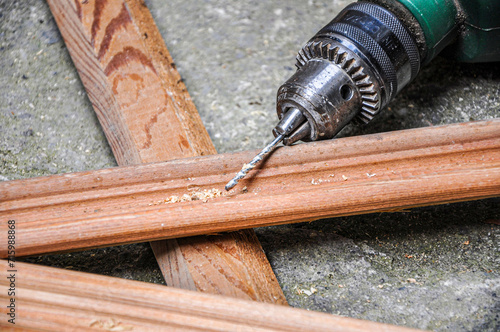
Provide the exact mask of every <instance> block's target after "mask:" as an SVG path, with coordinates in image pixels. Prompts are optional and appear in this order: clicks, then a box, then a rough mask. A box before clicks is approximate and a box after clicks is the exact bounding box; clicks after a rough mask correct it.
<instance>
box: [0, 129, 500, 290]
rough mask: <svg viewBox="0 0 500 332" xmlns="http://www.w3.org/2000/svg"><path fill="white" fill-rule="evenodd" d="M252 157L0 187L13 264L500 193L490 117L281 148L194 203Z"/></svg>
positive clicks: (499, 155) (499, 148)
mask: <svg viewBox="0 0 500 332" xmlns="http://www.w3.org/2000/svg"><path fill="white" fill-rule="evenodd" d="M254 154H255V151H248V152H241V153H233V154H221V155H214V156H205V157H195V158H189V159H182V160H175V161H169V162H164V163H155V164H147V165H138V166H133V167H121V168H116V169H106V170H99V171H91V172H83V173H73V174H64V175H54V176H50V177H44V178H34V179H25V180H17V181H10V182H3V183H0V220H2V222H3V223H4V225H5V223H6V220H9V219H14V220H16V225H18V226H17V229H18V231H17V234H18V237H19V238H20V239H23V240H22V241H20V242H19V243H18V244H17V248H16V250H17V251H16V253H17V254H18V255H19V256H21V255H34V254H41V253H49V252H58V251H67V250H78V249H83V248H91V247H99V246H108V245H116V244H122V243H130V242H140V241H146V240H154V239H162V238H174V237H183V236H191V235H198V234H207V233H215V232H222V231H232V230H237V229H242V228H251V227H260V226H266V225H277V224H285V223H291V222H301V221H310V220H315V219H320V218H327V217H335V216H345V215H352V214H359V213H370V212H375V211H380V212H387V211H398V210H400V209H405V208H408V207H414V206H423V205H432V204H443V203H449V202H458V201H464V200H472V199H481V198H486V197H494V196H499V195H500V119H498V120H492V121H483V122H472V123H465V124H455V125H448V126H443V127H431V128H421V129H412V130H405V131H399V132H389V133H383V134H376V135H368V136H362V137H351V138H342V139H337V140H333V141H325V142H315V143H309V144H300V145H297V146H292V147H282V148H279V149H277V150H276V151H275V153H274V154H273V155H272V157H271V158H269V159H268V160H267V162H266V163H265V165H264V167H261V168H259V169H256V170H255V171H252V172H251V173H250V174H249V176H248V178H246V179H244V180H243V181H242V183H241V185H239V186H238V187H236V188H235V189H233V190H232V191H231V192H230V193H229V194H227V195H220V197H215V198H206V197H204V195H205V196H206V193H207V192H208V191H209V190H210V191H211V193H212V194H211V195H208V196H218V195H214V194H213V193H214V192H215V193H218V191H217V189H218V188H220V189H221V190H222V188H223V186H224V184H225V183H226V182H227V181H228V180H229V179H230V178H231V177H232V176H233V175H234V173H235V172H236V171H237V170H239V168H240V167H241V164H242V163H244V162H246V161H248V160H249V158H250V157H252V156H253V155H254ZM245 187H246V188H245ZM184 195H185V196H184ZM199 197H201V199H196V198H199ZM183 198H187V201H184V202H182V201H179V200H182V199H183ZM193 198H194V200H193ZM205 198H206V199H205ZM175 201H178V202H176V203H174V202H175ZM211 238H212V239H213V241H214V243H217V246H218V248H219V250H221V252H227V251H230V250H229V249H228V248H226V247H224V245H222V244H218V242H217V241H218V238H219V236H213V237H211ZM200 246H201V245H193V250H194V251H198V252H199V247H200ZM230 254H231V257H235V256H236V257H237V256H238V254H237V253H236V252H230ZM0 256H1V257H6V238H0ZM193 257H196V256H193ZM231 257H230V258H229V259H232V258H231ZM235 259H236V258H235ZM200 273H201V272H200ZM236 277H238V276H236ZM261 277H262V278H265V277H269V276H261ZM241 287H242V288H241V289H245V287H246V286H245V285H242V286H241Z"/></svg>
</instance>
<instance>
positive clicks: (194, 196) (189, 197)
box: [149, 188, 227, 206]
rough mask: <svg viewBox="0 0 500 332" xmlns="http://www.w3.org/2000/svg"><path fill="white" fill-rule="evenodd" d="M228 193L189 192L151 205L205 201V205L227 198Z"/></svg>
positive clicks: (211, 191)
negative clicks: (211, 200) (217, 199)
mask: <svg viewBox="0 0 500 332" xmlns="http://www.w3.org/2000/svg"><path fill="white" fill-rule="evenodd" d="M226 195H227V193H225V192H224V193H223V192H222V191H220V190H219V189H216V188H212V189H203V190H197V191H192V192H189V193H188V194H184V195H182V196H175V195H174V196H170V197H167V198H165V199H163V200H161V201H157V202H154V203H151V204H149V205H150V206H151V205H160V204H171V203H181V202H192V201H203V202H204V203H206V202H208V201H209V200H210V199H214V198H217V197H222V196H226Z"/></svg>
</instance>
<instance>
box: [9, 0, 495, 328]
mask: <svg viewBox="0 0 500 332" xmlns="http://www.w3.org/2000/svg"><path fill="white" fill-rule="evenodd" d="M349 2H350V1H311V0H310V1H298V0H296V1H273V2H265V1H263V2H250V1H248V2H233V1H228V0H226V1H223V0H214V1H194V0H183V1H181V0H173V1H159V0H150V1H147V5H148V7H149V8H150V10H151V12H152V14H153V16H154V18H155V20H156V22H157V25H158V27H159V29H160V31H161V32H162V35H163V37H164V39H165V42H166V44H167V46H168V48H169V50H170V52H171V54H172V56H173V58H174V60H175V62H176V64H177V68H178V70H179V71H180V73H181V75H182V76H183V78H184V80H185V82H186V85H187V87H188V90H189V91H190V93H191V95H192V97H193V99H194V101H195V103H196V106H197V107H198V110H199V112H200V114H201V116H202V119H203V121H204V123H205V125H206V127H207V129H208V131H209V133H210V136H211V138H212V140H213V141H214V143H215V145H216V147H217V150H218V151H219V152H228V151H237V150H247V149H251V148H258V147H262V146H263V145H264V144H265V143H267V142H268V141H269V139H270V138H271V129H272V127H273V125H274V124H275V122H276V115H275V110H274V107H275V94H276V90H277V88H278V86H279V85H280V84H281V83H282V82H283V81H284V80H285V79H287V78H288V76H290V75H291V74H292V73H293V71H294V57H295V54H296V52H297V50H298V49H299V48H300V47H301V46H302V45H303V43H304V42H306V41H307V40H308V39H309V38H310V37H311V36H312V35H314V33H315V32H316V31H317V30H318V29H319V28H321V26H322V25H324V24H326V23H327V22H328V21H329V20H330V19H331V18H333V17H334V16H335V14H336V13H338V12H339V11H340V9H341V8H343V7H344V6H345V5H346V4H347V3H349ZM0 68H1V71H0V78H1V82H2V84H1V85H0V180H14V179H20V178H26V177H35V176H42V175H50V174H54V173H65V172H73V171H82V170H89V169H99V168H104V167H112V166H115V165H116V163H115V161H114V158H113V156H112V153H111V151H110V149H109V147H108V145H107V143H106V139H105V137H104V135H103V133H102V130H101V129H100V127H99V124H98V121H97V119H96V117H95V115H94V113H93V110H92V107H91V105H90V103H89V101H88V99H87V97H86V95H85V90H84V88H83V86H82V85H81V83H80V81H79V79H78V75H77V72H76V70H75V69H74V67H73V65H72V63H71V60H70V57H69V55H68V52H67V51H66V49H65V46H64V42H63V41H62V38H61V36H60V35H59V32H58V30H57V27H56V25H55V23H54V20H53V18H52V16H51V14H50V11H49V9H48V6H47V4H46V3H45V2H44V1H39V0H38V1H37V0H30V1H28V0H26V1H19V2H17V1H7V0H0ZM499 84H500V64H499V63H495V64H459V63H455V62H453V61H450V60H447V59H442V58H438V59H436V60H435V61H433V62H432V63H431V64H430V65H428V66H427V67H425V68H424V69H423V70H422V72H421V74H420V75H419V77H418V78H417V79H416V80H415V81H414V82H413V83H412V84H411V85H410V86H409V87H407V88H406V89H404V90H403V92H402V93H401V94H400V95H399V96H398V97H397V99H396V100H394V101H393V102H392V103H391V104H390V105H389V107H388V108H387V109H386V110H385V111H384V112H383V113H382V114H381V115H380V116H379V117H378V118H377V119H376V120H374V121H373V122H372V123H370V124H369V125H367V126H364V127H354V126H352V127H348V128H346V130H344V131H343V132H342V135H359V134H364V133H372V132H382V131H390V130H399V129H405V128H415V127H422V126H432V125H440V124H445V123H454V122H463V121H469V120H481V119H489V118H494V117H499V116H500V111H499V110H500V92H499V88H498V87H499ZM499 206H500V200H499V199H498V198H494V199H488V200H482V201H476V202H466V203H460V204H449V205H442V206H438V207H428V208H419V209H412V210H409V211H404V212H399V213H382V214H370V215H363V216H355V217H345V218H335V219H331V220H323V221H316V222H313V223H308V224H296V225H289V226H279V227H269V228H261V229H258V230H257V233H258V236H259V239H260V240H261V242H262V245H263V247H264V249H265V251H266V254H267V256H268V258H269V260H270V262H271V264H272V266H273V269H274V271H275V273H276V275H277V277H278V280H279V281H280V284H281V286H282V288H283V290H284V292H285V295H286V297H287V299H288V301H289V303H290V305H292V306H296V307H301V308H306V309H310V310H317V311H325V312H330V313H335V314H340V315H345V316H350V317H356V318H362V319H370V320H375V321H380V322H387V323H391V324H398V325H405V326H410V327H416V328H422V329H431V330H436V331H498V330H500V317H499V315H500V226H499V223H500V221H499V220H500V207H499ZM28 261H31V262H38V263H40V264H46V265H52V266H59V267H65V268H69V269H75V270H83V271H89V272H95V273H101V274H107V275H113V276H118V277H123V278H130V279H138V280H143V281H149V282H156V283H162V282H163V280H162V278H161V275H160V273H159V271H158V268H157V266H156V262H155V260H154V257H153V255H152V252H151V250H150V249H149V246H148V245H147V244H136V245H129V246H120V247H114V248H106V249H99V250H91V251H86V252H83V253H72V254H65V255H53V256H46V257H35V258H30V259H28Z"/></svg>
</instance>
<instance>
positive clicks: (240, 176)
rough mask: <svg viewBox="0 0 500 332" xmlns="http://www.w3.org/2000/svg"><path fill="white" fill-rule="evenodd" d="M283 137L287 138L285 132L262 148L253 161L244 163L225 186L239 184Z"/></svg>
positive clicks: (229, 188) (227, 188)
mask: <svg viewBox="0 0 500 332" xmlns="http://www.w3.org/2000/svg"><path fill="white" fill-rule="evenodd" d="M283 138H285V134H281V135H278V136H276V138H275V139H274V140H273V141H272V142H271V143H269V144H268V145H267V146H266V147H265V148H264V149H262V151H260V153H259V154H258V155H256V156H255V157H254V158H253V159H252V161H250V163H248V164H245V165H243V167H242V168H241V171H239V172H238V174H236V176H235V177H234V178H233V179H232V180H231V181H229V182H228V183H227V184H226V186H225V187H224V188H225V189H226V190H231V188H233V187H234V186H236V184H238V181H240V180H241V179H243V178H244V177H245V176H246V175H247V173H248V172H250V171H251V170H252V169H254V168H255V165H257V164H258V163H259V162H261V161H262V159H264V158H265V157H266V156H267V155H268V154H269V153H271V152H272V151H273V150H274V149H275V148H276V146H277V145H278V144H279V143H280V142H281V141H282V140H283Z"/></svg>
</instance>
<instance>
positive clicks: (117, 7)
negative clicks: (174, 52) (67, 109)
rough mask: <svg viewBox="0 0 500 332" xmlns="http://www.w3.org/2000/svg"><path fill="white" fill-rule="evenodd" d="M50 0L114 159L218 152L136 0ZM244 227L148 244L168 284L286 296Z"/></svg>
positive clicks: (124, 161)
mask: <svg viewBox="0 0 500 332" xmlns="http://www.w3.org/2000/svg"><path fill="white" fill-rule="evenodd" d="M48 3H49V5H50V8H51V11H52V13H53V15H54V17H55V20H56V22H57V25H58V26H59V30H60V31H61V34H62V36H63V38H64V40H65V42H66V46H67V48H68V50H69V52H70V54H71V58H72V59H73V62H74V64H75V66H76V68H77V70H78V72H79V74H80V78H81V80H82V82H83V84H84V86H85V89H86V90H87V94H88V96H89V98H90V100H91V102H92V105H93V106H94V110H95V112H96V114H97V116H98V118H99V121H100V123H101V125H102V128H103V130H104V132H105V134H106V137H107V139H108V142H109V144H110V146H111V148H112V150H113V153H114V155H115V157H116V160H117V162H118V164H119V165H121V166H124V165H134V164H141V163H148V162H157V161H165V160H170V159H177V158H184V157H193V156H199V155H208V154H215V153H217V152H216V150H215V148H214V146H213V144H212V142H211V140H210V137H209V136H208V133H207V131H206V129H205V127H204V126H203V123H202V121H201V119H200V116H199V114H198V112H197V110H196V108H195V106H194V104H193V102H192V101H191V98H190V96H189V94H188V92H187V90H186V87H185V85H184V83H183V82H182V79H181V77H180V75H179V73H178V72H177V70H176V69H175V64H174V61H173V60H172V57H171V56H170V54H169V52H168V50H167V48H166V46H165V44H164V42H163V39H162V37H161V35H160V33H159V31H158V29H157V27H156V25H155V23H154V20H153V18H152V17H151V14H150V12H149V10H148V9H147V7H146V5H145V4H144V2H143V1H142V0H116V1H115V0H113V1H109V0H108V1H106V0H100V1H96V0H88V1H80V0H48ZM245 233H247V234H243V233H237V234H226V235H224V236H222V237H218V238H217V239H212V238H205V237H202V238H196V239H182V240H179V241H177V240H171V241H170V242H169V243H165V242H163V241H161V242H156V243H155V242H153V243H151V246H152V248H153V251H154V253H155V256H156V259H157V261H158V264H159V266H160V269H161V271H162V273H163V276H164V278H165V281H166V283H167V284H168V285H171V286H176V287H182V288H186V289H199V290H203V291H208V292H213V293H217V294H225V295H231V296H236V297H242V298H247V299H254V300H257V301H266V302H271V303H281V304H285V303H286V300H285V297H284V295H283V292H282V290H281V288H280V287H279V284H278V282H277V280H276V277H275V276H274V273H273V271H272V269H271V266H270V265H269V262H268V261H267V259H266V257H265V255H264V252H263V250H262V247H261V246H260V243H259V241H258V239H257V237H256V236H255V234H254V233H253V231H251V230H249V231H246V232H245ZM263 276H265V277H263ZM208 285H210V286H208Z"/></svg>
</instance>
